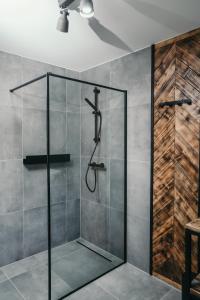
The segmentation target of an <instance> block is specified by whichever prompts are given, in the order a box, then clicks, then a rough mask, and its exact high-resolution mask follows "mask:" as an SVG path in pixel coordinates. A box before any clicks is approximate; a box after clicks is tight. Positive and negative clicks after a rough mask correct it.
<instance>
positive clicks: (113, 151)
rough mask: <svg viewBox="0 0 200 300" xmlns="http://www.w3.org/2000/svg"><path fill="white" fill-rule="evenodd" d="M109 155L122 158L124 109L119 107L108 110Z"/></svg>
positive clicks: (113, 157)
mask: <svg viewBox="0 0 200 300" xmlns="http://www.w3.org/2000/svg"><path fill="white" fill-rule="evenodd" d="M109 156H110V157H111V158H112V159H124V111H123V110H121V109H113V110H111V111H110V112H109Z"/></svg>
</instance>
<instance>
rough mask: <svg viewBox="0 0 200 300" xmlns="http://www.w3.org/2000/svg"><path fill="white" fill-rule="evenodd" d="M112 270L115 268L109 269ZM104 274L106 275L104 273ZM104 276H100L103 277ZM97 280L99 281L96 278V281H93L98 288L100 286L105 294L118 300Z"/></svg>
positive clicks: (117, 299)
mask: <svg viewBox="0 0 200 300" xmlns="http://www.w3.org/2000/svg"><path fill="white" fill-rule="evenodd" d="M114 271H115V270H113V271H112V270H111V272H114ZM111 272H110V273H111ZM110 273H108V274H110ZM104 276H106V275H104ZM104 276H103V277H102V278H104ZM98 281H99V279H97V280H96V281H94V284H96V285H97V286H98V287H99V288H101V289H102V290H103V291H104V292H106V294H108V295H110V296H112V297H113V298H114V299H115V300H120V299H119V298H117V297H116V296H115V295H113V294H112V293H111V292H110V291H108V290H107V289H106V288H105V287H102V285H101V284H100V283H99V282H98Z"/></svg>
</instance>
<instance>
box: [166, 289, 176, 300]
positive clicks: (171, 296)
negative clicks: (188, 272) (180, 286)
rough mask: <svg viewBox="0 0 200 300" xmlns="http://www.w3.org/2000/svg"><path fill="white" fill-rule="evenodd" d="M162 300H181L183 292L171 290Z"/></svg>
mask: <svg viewBox="0 0 200 300" xmlns="http://www.w3.org/2000/svg"><path fill="white" fill-rule="evenodd" d="M161 300H181V292H180V291H178V290H175V289H173V290H171V291H170V292H168V293H167V294H166V295H165V296H164V297H163V298H162V299H161Z"/></svg>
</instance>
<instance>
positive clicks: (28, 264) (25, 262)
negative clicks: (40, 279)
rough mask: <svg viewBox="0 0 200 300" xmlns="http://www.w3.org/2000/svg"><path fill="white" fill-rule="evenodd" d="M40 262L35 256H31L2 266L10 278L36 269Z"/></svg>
mask: <svg viewBox="0 0 200 300" xmlns="http://www.w3.org/2000/svg"><path fill="white" fill-rule="evenodd" d="M39 263H41V262H39V261H38V259H36V257H35V256H29V257H26V258H24V259H20V260H18V261H15V262H13V263H11V264H9V265H6V266H4V267H2V271H3V272H4V274H6V276H7V277H8V278H9V279H11V278H13V277H16V276H18V275H21V274H23V273H26V272H29V271H31V270H33V269H35V268H36V267H38V265H39Z"/></svg>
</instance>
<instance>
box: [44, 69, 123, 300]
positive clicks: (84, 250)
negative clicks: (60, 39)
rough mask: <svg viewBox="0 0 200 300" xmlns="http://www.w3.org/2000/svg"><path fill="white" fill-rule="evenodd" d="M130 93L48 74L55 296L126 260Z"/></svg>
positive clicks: (55, 297)
mask: <svg viewBox="0 0 200 300" xmlns="http://www.w3.org/2000/svg"><path fill="white" fill-rule="evenodd" d="M125 100H126V94H125V93H123V92H120V91H117V90H110V89H107V88H102V87H98V86H95V85H92V84H86V83H84V82H81V81H74V80H69V79H67V78H65V77H64V74H61V76H58V77H57V76H52V75H51V76H50V78H49V137H50V144H49V152H50V153H49V165H50V169H49V170H50V173H49V174H50V191H49V196H50V199H49V200H50V203H49V208H50V220H49V221H50V229H51V234H50V249H49V250H50V251H49V253H50V269H49V270H50V279H51V285H50V288H51V299H64V298H65V297H66V296H67V295H69V294H71V293H73V292H74V291H76V290H77V289H79V288H81V287H82V286H84V285H86V284H87V283H89V282H91V281H93V280H95V279H96V278H97V277H99V276H101V275H103V274H105V273H107V272H109V271H110V270H112V269H114V268H116V267H117V266H119V265H121V264H122V263H124V262H125V261H126V254H125V239H126V236H125V235H126V230H125V215H126V212H125V210H126V204H125V197H126V193H125V182H126V176H125V174H126V167H125V161H126V155H125V149H126V145H125V144H126V142H125V141H126V137H125V133H126V130H125V127H126V126H125V115H126V114H125V112H126V109H125V108H126V106H125Z"/></svg>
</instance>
